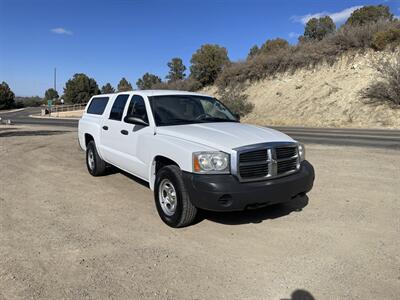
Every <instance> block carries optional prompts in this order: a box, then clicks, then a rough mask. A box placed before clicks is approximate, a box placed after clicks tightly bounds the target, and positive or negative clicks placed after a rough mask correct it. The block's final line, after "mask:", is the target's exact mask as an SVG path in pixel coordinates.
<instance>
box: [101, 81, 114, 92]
mask: <svg viewBox="0 0 400 300" xmlns="http://www.w3.org/2000/svg"><path fill="white" fill-rule="evenodd" d="M101 93H102V94H112V93H115V89H114V88H113V86H112V85H111V83H109V82H107V83H106V84H105V85H103V86H102V88H101Z"/></svg>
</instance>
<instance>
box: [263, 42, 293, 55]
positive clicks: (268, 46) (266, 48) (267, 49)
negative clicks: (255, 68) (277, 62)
mask: <svg viewBox="0 0 400 300" xmlns="http://www.w3.org/2000/svg"><path fill="white" fill-rule="evenodd" d="M288 47H289V42H288V41H287V40H285V39H281V38H276V39H273V40H267V41H266V42H265V43H264V44H263V45H262V46H261V48H260V51H259V52H261V53H274V52H277V51H279V50H282V49H285V48H288Z"/></svg>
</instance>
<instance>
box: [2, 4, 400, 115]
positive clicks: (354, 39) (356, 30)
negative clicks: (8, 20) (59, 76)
mask: <svg viewBox="0 0 400 300" xmlns="http://www.w3.org/2000/svg"><path fill="white" fill-rule="evenodd" d="M399 45H400V21H399V20H398V19H396V18H395V17H394V15H393V14H392V13H391V12H390V10H389V8H388V7H387V6H384V5H377V6H364V7H362V8H360V9H357V10H355V11H354V12H353V13H352V14H351V16H350V17H349V19H348V20H347V21H346V22H345V24H343V25H341V26H340V27H339V28H337V27H336V24H335V23H334V22H333V20H332V19H331V18H330V17H329V16H323V17H320V18H312V19H310V20H309V21H308V22H307V24H306V25H305V28H304V33H303V35H302V36H300V37H299V40H298V43H297V44H295V45H290V44H289V42H288V41H287V40H285V39H283V38H275V39H270V40H267V41H265V42H264V43H263V44H261V45H254V46H253V47H251V49H249V53H248V56H247V58H246V59H245V60H243V61H238V62H231V61H230V60H229V57H228V51H227V49H226V48H224V47H222V46H219V45H214V44H205V45H202V46H201V47H200V48H199V49H198V50H197V51H196V52H195V53H194V54H193V55H192V58H191V60H190V63H191V65H190V67H189V68H187V67H186V66H185V65H184V64H183V61H182V59H181V58H179V57H174V58H172V59H171V61H169V62H168V63H167V66H168V68H169V72H168V75H167V76H166V78H165V80H162V78H160V77H159V76H157V75H156V74H151V73H148V72H147V73H145V74H144V75H143V76H142V77H141V78H139V79H138V80H137V82H136V86H137V87H138V88H139V89H174V90H187V91H197V90H200V89H203V88H205V87H207V86H212V85H215V86H216V87H217V88H218V94H219V95H220V98H221V99H222V101H223V102H225V103H226V104H227V105H228V106H229V107H230V108H231V109H232V110H233V111H234V112H235V113H238V114H240V115H242V116H244V115H246V114H248V113H250V112H251V111H252V110H253V107H254V105H252V104H251V103H249V102H248V100H247V96H246V95H244V94H243V92H242V91H243V89H244V87H245V86H246V85H249V84H251V83H252V82H255V81H259V80H262V79H265V78H269V77H274V76H276V75H277V74H280V73H285V72H289V73H293V72H295V71H296V70H298V69H304V68H313V67H315V66H316V65H318V64H321V63H327V64H330V65H332V64H334V63H335V62H336V61H337V60H338V58H339V57H340V56H341V55H343V54H345V53H359V52H360V51H361V52H362V51H366V50H368V49H373V50H375V51H383V50H394V49H396V48H397V47H398V46H399ZM377 70H378V72H379V73H380V74H381V76H382V81H380V82H377V83H375V84H373V85H372V86H371V87H370V88H369V89H368V91H364V92H363V94H362V96H363V97H364V98H366V99H370V102H374V103H376V102H379V103H380V102H390V103H392V104H394V105H399V103H398V99H399V97H398V95H399V94H400V92H399V89H400V87H399V84H400V82H399V79H398V78H399V77H398V76H399V75H398V72H399V71H398V60H396V61H395V62H394V61H393V60H388V61H386V62H383V63H382V64H381V65H380V66H377ZM396 70H397V71H396ZM187 71H189V72H187ZM396 72H397V73H396ZM396 76H397V77H396ZM131 90H133V87H132V84H131V83H130V82H129V81H128V80H127V79H126V78H122V79H121V80H120V82H119V83H118V86H117V87H116V88H114V87H113V86H112V85H111V84H110V83H106V84H105V85H104V86H103V87H102V88H101V89H99V87H98V85H97V82H96V81H95V80H94V79H93V78H89V77H88V76H87V75H85V74H81V73H78V74H75V75H74V76H73V78H71V79H70V80H69V81H68V82H67V83H66V86H65V88H64V93H63V95H62V96H61V97H62V98H63V99H64V100H65V102H66V103H82V102H86V101H88V100H89V99H90V97H91V96H93V95H96V94H99V93H113V92H115V91H118V92H122V91H131ZM10 92H11V93H12V91H11V90H10V89H9V87H8V85H7V84H6V83H4V82H3V83H2V85H1V86H0V109H5V108H10V107H14V106H15V101H13V100H11V98H12V99H14V98H13V97H11V94H10ZM54 92H55V93H54ZM396 93H399V94H396ZM393 95H394V96H393ZM396 95H397V96H396ZM59 98H60V97H58V94H57V92H56V91H54V90H53V91H51V89H49V90H48V91H46V97H45V99H59ZM394 98H395V99H397V100H393V99H394Z"/></svg>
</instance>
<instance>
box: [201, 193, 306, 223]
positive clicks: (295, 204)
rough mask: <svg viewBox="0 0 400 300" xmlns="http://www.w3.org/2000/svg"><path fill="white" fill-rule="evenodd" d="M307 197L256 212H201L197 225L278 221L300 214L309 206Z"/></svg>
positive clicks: (300, 197) (299, 197)
mask: <svg viewBox="0 0 400 300" xmlns="http://www.w3.org/2000/svg"><path fill="white" fill-rule="evenodd" d="M308 200H309V199H308V197H307V195H304V196H298V197H296V198H294V199H292V200H290V201H289V202H286V203H280V204H275V205H271V206H266V207H264V208H260V209H255V210H245V211H239V212H212V211H204V210H202V211H200V214H199V217H198V220H197V223H199V222H201V221H203V220H205V219H206V220H209V221H212V222H216V223H220V224H225V225H242V224H251V223H253V224H257V223H262V222H263V221H265V220H271V219H277V218H281V217H284V216H287V215H289V214H290V213H292V212H300V211H302V209H303V208H304V207H306V206H307V205H308Z"/></svg>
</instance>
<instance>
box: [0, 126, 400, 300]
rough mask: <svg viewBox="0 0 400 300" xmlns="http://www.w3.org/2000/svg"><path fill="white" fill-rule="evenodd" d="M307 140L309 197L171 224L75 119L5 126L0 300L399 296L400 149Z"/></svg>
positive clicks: (0, 160)
mask: <svg viewBox="0 0 400 300" xmlns="http://www.w3.org/2000/svg"><path fill="white" fill-rule="evenodd" d="M307 146H308V148H307V155H308V159H309V160H310V161H311V162H312V163H313V164H314V167H315V170H316V181H315V186H314V189H313V190H312V191H311V193H309V195H308V198H307V197H304V198H301V199H296V200H295V201H293V202H292V203H290V204H286V205H280V206H274V207H269V208H266V209H262V210H256V211H246V212H242V213H211V212H204V213H203V214H202V217H201V218H199V220H198V223H197V224H195V225H193V226H191V227H187V228H183V229H178V230H177V229H171V228H169V227H167V226H165V225H164V224H163V223H162V222H161V220H160V219H159V217H158V215H157V213H156V209H155V206H154V203H153V195H152V193H151V191H150V190H149V189H148V187H147V186H146V184H144V183H143V182H141V181H139V180H136V179H134V178H133V177H132V176H128V175H126V174H123V173H121V172H118V171H114V172H111V174H109V175H107V176H104V177H101V178H94V177H91V176H90V175H89V174H88V172H87V170H86V166H85V161H84V153H83V152H82V151H81V150H80V149H79V148H78V141H77V136H76V132H75V129H74V128H64V127H59V126H58V127H34V126H29V127H28V126H19V127H4V126H3V127H0V299H3V298H5V299H30V298H31V299H43V298H49V299H61V298H68V299H104V298H112V299H141V298H143V299H292V300H295V299H297V300H298V299H363V300H365V299H398V296H399V295H400V239H399V237H400V201H399V195H400V185H399V178H400V152H399V151H396V150H386V149H375V148H358V147H338V146H327V145H325V146H322V145H307ZM302 297H303V298H302Z"/></svg>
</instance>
